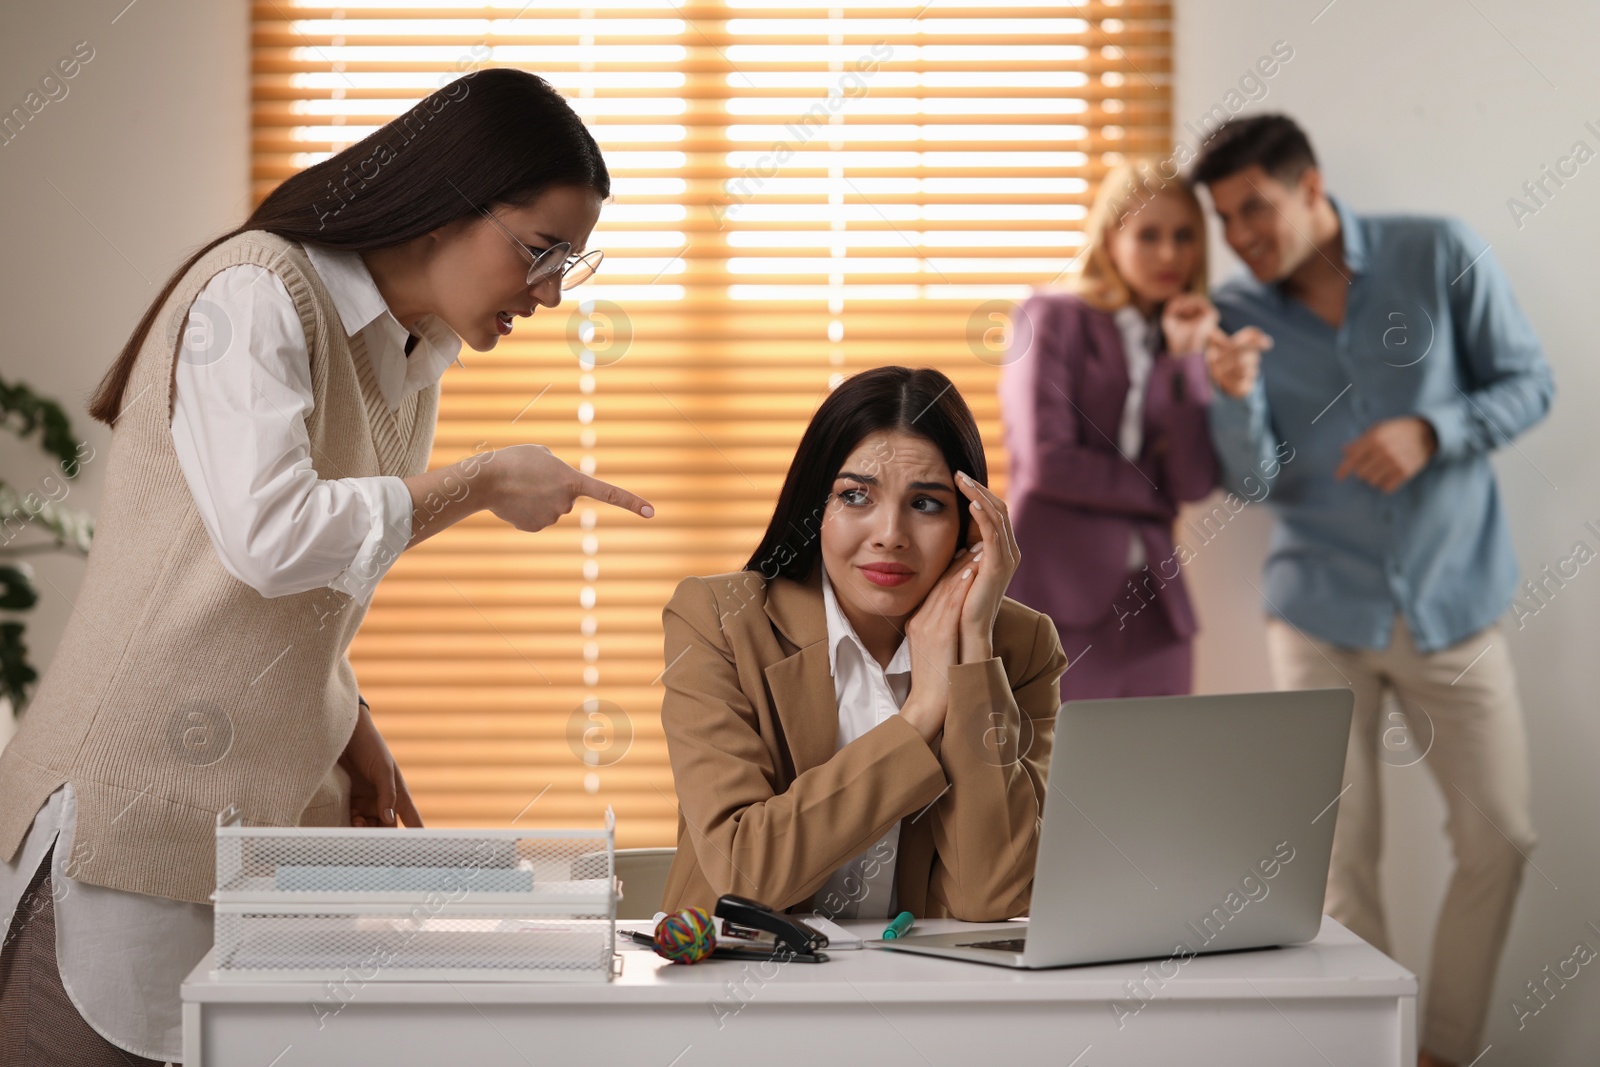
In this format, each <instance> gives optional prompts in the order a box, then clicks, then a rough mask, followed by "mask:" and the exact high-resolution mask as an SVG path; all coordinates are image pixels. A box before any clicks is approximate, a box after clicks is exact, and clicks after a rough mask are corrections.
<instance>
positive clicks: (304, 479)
mask: <svg viewBox="0 0 1600 1067" xmlns="http://www.w3.org/2000/svg"><path fill="white" fill-rule="evenodd" d="M304 248H305V251H306V256H307V258H308V259H309V260H310V261H311V266H312V269H314V270H315V271H316V272H317V276H318V277H319V278H320V279H321V280H322V284H323V285H324V286H325V287H326V288H327V290H328V294H329V295H330V296H331V297H332V298H333V303H334V307H335V309H336V310H337V311H338V314H339V319H340V322H341V323H342V324H343V326H344V330H345V333H346V335H347V336H349V337H355V336H356V335H357V334H363V336H364V340H365V341H366V350H367V358H368V359H369V360H370V361H371V363H372V369H373V371H374V373H375V375H376V377H377V382H378V391H379V392H380V393H381V394H382V396H383V399H384V402H385V403H386V404H388V406H389V409H390V410H391V411H393V410H396V409H398V408H399V406H400V404H401V402H402V401H403V400H404V399H405V398H406V397H407V396H409V395H410V394H412V393H414V392H417V391H418V390H420V389H425V388H427V387H428V386H431V385H433V384H434V383H435V382H437V381H438V380H439V379H440V378H441V377H442V376H443V375H444V372H445V369H446V368H448V367H449V366H450V365H451V364H452V363H455V362H456V361H457V360H456V356H457V353H459V352H460V350H461V339H460V338H459V337H457V336H456V335H455V333H454V332H453V331H452V330H451V329H450V328H449V327H447V326H445V325H444V323H442V322H440V321H439V320H438V319H436V318H435V317H433V316H431V315H430V316H426V317H424V318H423V319H422V320H421V321H420V322H419V323H418V324H417V328H418V332H419V335H420V337H419V340H418V342H417V345H416V347H415V349H413V351H412V353H411V355H410V356H409V357H408V356H407V355H406V352H405V344H406V340H407V338H408V336H409V334H408V333H407V331H406V329H405V327H403V326H401V325H400V322H399V321H398V320H397V319H396V318H395V317H394V315H393V314H392V313H391V312H390V311H389V308H388V305H386V304H385V303H384V300H383V297H382V295H381V294H380V293H379V292H378V287H377V285H376V284H375V283H374V282H373V280H372V275H371V273H370V272H369V271H368V270H367V266H366V263H365V262H364V261H363V260H362V258H361V256H360V254H359V253H355V252H343V251H338V250H335V249H330V248H323V247H321V246H318V245H314V244H305V245H304ZM202 301H203V302H204V303H202ZM202 316H203V320H202ZM219 349H220V352H219V351H218V350H219ZM357 358H360V357H359V356H358V357H357ZM175 380H176V381H175V387H174V388H175V392H176V396H175V398H174V401H173V416H172V442H173V445H174V447H175V449H176V450H177V454H178V464H179V466H180V467H181V468H182V470H183V474H184V478H185V480H186V481H187V482H188V483H189V491H190V493H191V494H192V495H193V496H194V501H195V507H196V509H197V510H198V512H199V514H200V521H201V523H202V524H203V525H204V526H205V528H206V532H207V533H208V534H210V535H211V542H212V544H213V545H214V546H215V547H216V550H217V555H218V557H219V558H220V559H221V561H222V565H223V567H224V568H225V569H226V570H227V571H228V573H229V574H232V575H233V576H234V577H235V578H238V579H239V580H240V581H242V582H244V583H246V584H247V585H249V586H251V587H252V588H253V589H255V590H256V591H257V592H259V593H261V595H262V596H269V597H273V596H286V595H288V594H291V593H303V592H306V591H307V590H311V589H318V588H322V587H329V588H333V589H337V590H339V591H341V592H344V593H347V594H348V595H350V596H351V597H354V598H355V599H356V600H358V601H365V600H367V599H368V598H369V597H371V595H372V590H373V588H374V587H375V586H376V585H377V584H378V580H379V579H380V578H382V577H383V575H384V574H385V573H387V571H388V569H389V566H390V565H391V564H392V563H393V562H394V560H395V559H396V558H397V557H398V556H399V554H400V552H401V550H403V549H404V548H405V546H406V544H407V542H409V541H410V540H411V494H410V491H409V490H408V489H407V488H406V486H405V483H404V482H403V481H402V480H401V479H399V478H395V477H368V478H338V479H327V480H324V479H320V478H319V477H318V476H317V472H316V471H315V470H314V469H313V468H312V465H311V441H310V437H309V436H308V434H307V432H306V424H305V416H306V413H307V412H309V411H310V410H311V408H312V406H313V397H312V392H311V361H310V356H309V355H308V353H307V351H306V342H305V331H304V330H303V329H302V328H301V325H300V317H299V315H298V313H297V312H296V311H295V306H294V301H293V299H292V298H291V297H290V296H289V291H288V289H287V288H285V287H284V284H283V282H282V280H281V279H279V278H278V276H277V275H276V274H273V273H272V272H271V271H269V270H267V269H266V268H264V267H259V266H256V265H254V264H240V265H237V266H233V267H228V268H226V269H224V270H222V271H220V272H218V273H217V274H216V275H215V276H214V277H212V279H211V280H210V281H209V282H207V283H206V286H205V288H203V289H202V290H201V291H200V294H199V296H198V297H197V298H196V302H195V306H194V307H193V308H191V312H190V329H188V330H186V332H185V349H184V352H183V353H182V354H181V358H180V359H179V360H178V367H177V373H176V375H175Z"/></svg>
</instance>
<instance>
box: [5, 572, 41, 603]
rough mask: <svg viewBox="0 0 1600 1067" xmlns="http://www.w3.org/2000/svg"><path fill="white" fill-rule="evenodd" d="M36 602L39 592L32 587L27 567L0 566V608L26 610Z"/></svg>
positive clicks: (31, 578) (31, 577)
mask: <svg viewBox="0 0 1600 1067" xmlns="http://www.w3.org/2000/svg"><path fill="white" fill-rule="evenodd" d="M38 602H39V592H38V590H36V589H34V587H33V576H32V575H31V574H29V568H28V567H26V566H17V567H8V566H0V608H3V609H5V610H6V611H27V610H28V609H29V608H31V607H33V606H34V605H35V604H37V603H38Z"/></svg>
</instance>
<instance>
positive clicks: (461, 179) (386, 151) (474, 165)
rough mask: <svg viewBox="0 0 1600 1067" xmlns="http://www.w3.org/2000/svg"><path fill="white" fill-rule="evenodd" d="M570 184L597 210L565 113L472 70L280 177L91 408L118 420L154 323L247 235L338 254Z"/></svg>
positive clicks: (590, 148)
mask: <svg viewBox="0 0 1600 1067" xmlns="http://www.w3.org/2000/svg"><path fill="white" fill-rule="evenodd" d="M560 185H577V186H582V187H586V188H590V189H593V190H594V191H595V192H597V193H599V194H600V198H601V199H602V200H604V199H606V198H607V197H609V196H610V195H611V175H610V173H609V172H608V171H607V170H606V164H605V160H604V159H602V158H601V156H600V148H599V146H598V145H596V144H595V141H594V138H593V137H592V136H591V135H590V134H589V131H588V130H587V129H585V128H584V125H583V123H582V122H581V121H580V120H579V118H578V116H577V114H576V113H574V112H573V110H572V107H571V106H570V105H569V104H568V103H567V101H566V99H565V98H563V97H562V95H561V94H560V93H558V92H557V91H556V90H555V89H554V88H552V87H551V86H550V84H549V83H548V82H546V81H545V80H544V79H543V78H540V77H539V76H538V75H535V74H530V73H528V72H527V71H521V70H512V69H510V68H506V67H490V68H487V69H484V70H477V71H473V72H471V73H469V74H466V75H463V76H462V77H460V78H458V79H456V80H455V81H452V82H450V83H449V84H448V85H445V86H444V87H443V88H441V89H439V90H438V91H437V92H434V93H431V94H429V95H428V96H426V97H424V98H423V99H422V100H421V101H420V102H419V103H418V104H417V105H416V106H415V107H413V108H411V110H409V111H407V112H406V113H405V114H403V115H401V116H400V117H399V118H397V119H395V120H394V121H393V122H390V123H388V124H387V125H385V126H383V127H381V128H379V129H377V130H375V131H374V132H373V133H371V134H369V135H368V136H367V137H364V138H362V139H361V140H360V141H358V142H356V143H355V144H353V145H351V146H350V147H349V148H346V149H345V150H344V151H342V152H340V153H338V154H337V155H335V156H333V157H332V158H330V159H326V160H323V161H322V162H321V163H316V164H313V165H312V166H310V167H307V168H306V169H305V170H303V171H301V172H299V173H298V174H295V175H293V176H291V177H289V178H286V179H285V180H284V181H283V183H282V184H281V185H279V186H278V187H277V188H276V189H274V190H272V192H271V193H269V194H267V198H266V199H265V200H263V201H262V202H261V205H260V206H259V207H257V208H256V209H255V210H254V211H253V212H251V213H250V217H249V218H248V219H246V220H245V221H244V224H243V225H241V226H239V227H238V228H236V229H233V230H229V231H228V232H227V233H225V234H223V235H222V236H221V237H218V238H216V239H215V240H213V241H211V242H210V243H209V244H207V245H205V246H203V247H202V248H201V249H200V250H199V251H197V252H195V253H194V254H193V255H192V256H190V257H189V259H188V261H187V262H186V263H184V264H183V266H181V267H179V268H178V269H177V270H176V271H175V272H173V275H172V277H171V278H169V279H168V280H167V284H166V287H165V288H163V289H162V290H161V294H160V295H159V296H157V297H156V298H155V300H154V301H153V302H152V303H151V305H150V307H149V309H148V310H146V311H145V313H144V317H143V318H142V319H140V320H139V325H138V328H137V329H135V330H134V331H133V336H132V337H130V338H129V339H128V343H127V344H126V345H125V346H123V349H122V352H121V354H120V355H118V356H117V359H116V362H114V363H113V364H112V365H111V369H110V370H109V371H107V372H106V376H105V378H104V379H102V380H101V382H100V387H99V388H98V389H97V390H96V391H95V394H94V397H93V398H92V399H91V400H90V402H89V414H91V415H93V416H94V417H95V418H96V419H99V420H100V421H101V422H104V423H107V424H113V423H115V421H116V418H117V414H118V412H119V411H120V410H121V408H122V394H123V392H124V391H125V390H126V389H127V385H128V378H129V376H130V375H131V374H132V373H133V364H134V361H135V360H137V359H138V357H139V350H140V349H141V348H142V347H143V346H144V342H145V339H146V337H147V336H148V335H149V333H150V330H151V328H152V326H153V325H154V322H155V318H156V315H157V314H158V313H159V312H160V310H161V305H162V304H163V303H165V302H166V300H167V297H168V296H170V295H171V294H172V291H173V290H174V289H175V288H177V285H178V282H179V281H181V280H182V278H183V276H184V274H186V273H187V272H188V270H189V268H190V267H192V266H194V265H195V263H197V262H198V261H199V259H200V257H201V256H203V255H205V254H206V253H207V252H209V251H211V250H212V249H213V248H215V247H217V246H218V245H220V244H221V243H222V242H224V241H226V240H228V239H229V238H232V237H236V236H238V235H239V234H241V233H244V232H246V231H249V230H266V231H267V232H269V233H274V234H277V235H278V236H279V237H283V238H287V239H288V240H291V241H312V242H315V243H317V244H321V245H326V246H328V247H330V248H337V249H341V250H343V251H347V252H365V251H368V250H370V249H375V248H386V247H389V246H392V245H397V244H403V243H405V242H406V241H409V240H411V239H412V238H414V237H420V236H421V235H423V234H425V233H429V232H431V231H433V230H436V229H438V228H439V227H441V226H444V225H446V224H448V223H450V222H454V221H455V220H457V219H459V218H461V217H463V216H466V215H476V214H477V213H478V212H479V210H480V209H487V208H488V207H489V206H490V205H491V204H505V205H508V206H513V207H518V206H523V205H526V204H527V203H529V202H530V201H532V200H533V199H534V198H536V197H537V196H538V195H539V194H540V193H542V192H544V191H545V190H546V189H549V188H552V187H555V186H560Z"/></svg>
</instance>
